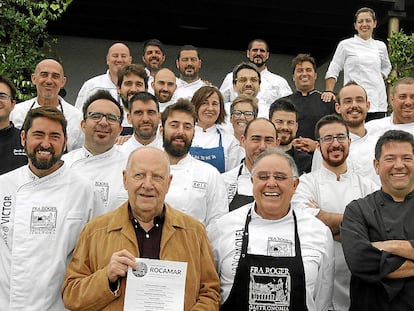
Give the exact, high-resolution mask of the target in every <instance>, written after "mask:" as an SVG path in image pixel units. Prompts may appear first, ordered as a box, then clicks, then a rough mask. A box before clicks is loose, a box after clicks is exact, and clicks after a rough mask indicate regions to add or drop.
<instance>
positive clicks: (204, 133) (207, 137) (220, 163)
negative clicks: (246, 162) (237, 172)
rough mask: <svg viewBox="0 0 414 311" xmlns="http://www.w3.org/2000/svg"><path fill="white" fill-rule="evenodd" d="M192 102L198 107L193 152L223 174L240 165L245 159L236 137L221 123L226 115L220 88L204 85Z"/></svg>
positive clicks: (191, 151) (194, 155) (195, 94)
mask: <svg viewBox="0 0 414 311" xmlns="http://www.w3.org/2000/svg"><path fill="white" fill-rule="evenodd" d="M191 102H192V103H193V104H194V107H195V111H196V114H197V123H196V127H195V134H194V138H193V142H192V145H191V149H190V154H191V155H192V156H193V157H195V158H196V159H199V160H201V161H204V162H207V163H209V164H211V165H213V166H215V167H216V168H217V170H218V171H219V172H220V173H224V172H226V171H229V170H231V169H232V168H234V167H236V166H237V165H239V164H240V162H241V160H242V159H241V158H240V153H239V152H238V150H239V146H238V142H237V140H236V138H235V137H234V135H232V134H230V133H228V132H225V131H223V130H220V129H219V128H218V126H217V125H218V124H222V123H223V122H224V120H225V117H226V111H225V109H224V100H223V96H222V95H221V93H220V91H219V89H218V88H216V87H214V86H203V87H201V88H199V89H198V90H197V91H196V92H195V93H194V95H193V97H192V99H191Z"/></svg>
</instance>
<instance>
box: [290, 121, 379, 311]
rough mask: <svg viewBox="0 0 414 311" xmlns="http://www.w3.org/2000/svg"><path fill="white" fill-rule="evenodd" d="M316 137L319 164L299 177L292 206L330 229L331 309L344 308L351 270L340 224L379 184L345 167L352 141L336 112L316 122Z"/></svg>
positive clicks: (346, 304)
mask: <svg viewBox="0 0 414 311" xmlns="http://www.w3.org/2000/svg"><path fill="white" fill-rule="evenodd" d="M315 137H316V139H317V141H318V142H317V148H318V149H319V150H320V152H321V154H322V158H323V162H322V167H321V168H320V169H319V170H316V171H313V172H311V173H308V174H303V175H302V176H300V183H299V186H298V187H297V189H296V192H295V194H294V196H293V199H292V205H293V206H294V207H295V208H296V207H298V208H304V209H305V210H306V211H308V212H309V213H311V214H312V215H314V216H316V217H317V218H318V219H320V220H321V221H322V222H324V223H325V224H326V225H327V226H328V227H329V228H330V229H331V232H332V235H333V238H334V240H335V242H334V250H335V279H334V295H333V304H334V310H338V311H345V310H348V308H349V282H350V277H351V273H350V272H349V270H348V267H347V265H346V262H345V258H344V254H343V251H342V246H341V242H340V241H341V240H340V232H339V226H340V224H341V222H342V218H343V213H344V210H345V207H346V205H347V204H348V203H349V202H351V201H352V200H356V199H358V198H362V197H364V196H366V195H368V194H370V193H371V192H373V191H375V190H377V189H378V186H377V185H376V184H375V183H374V182H373V181H372V180H371V179H368V178H365V177H363V176H360V175H358V174H357V173H355V172H354V171H352V170H350V169H348V166H347V162H346V159H347V157H348V153H349V146H350V143H351V140H350V138H349V130H348V127H347V125H346V123H345V121H344V120H343V119H342V118H340V117H339V116H337V115H327V116H325V117H322V118H321V119H320V120H319V121H318V123H317V124H316V127H315ZM305 207H306V208H305Z"/></svg>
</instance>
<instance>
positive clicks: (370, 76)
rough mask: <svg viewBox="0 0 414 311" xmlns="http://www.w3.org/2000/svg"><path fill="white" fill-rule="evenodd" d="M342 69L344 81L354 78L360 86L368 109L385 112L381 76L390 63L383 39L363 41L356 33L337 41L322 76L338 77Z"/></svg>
mask: <svg viewBox="0 0 414 311" xmlns="http://www.w3.org/2000/svg"><path fill="white" fill-rule="evenodd" d="M342 70H344V84H346V83H348V82H349V81H355V82H357V83H358V84H359V85H361V86H363V87H364V89H365V91H366V92H367V94H368V100H369V101H370V102H371V107H370V109H369V112H385V111H387V107H388V101H387V93H386V90H385V82H384V78H383V77H382V75H383V76H384V77H385V78H386V77H387V76H388V74H389V73H390V72H391V63H390V59H389V58H388V51H387V46H386V45H385V43H384V42H382V41H379V40H374V39H373V38H370V39H368V40H364V39H362V38H360V37H359V36H358V35H354V37H352V38H348V39H345V40H342V41H341V42H339V44H338V46H337V48H336V51H335V54H334V56H333V58H332V61H331V63H330V64H329V67H328V71H327V72H326V75H325V79H328V78H335V79H336V80H338V76H339V73H340V72H341V71H342Z"/></svg>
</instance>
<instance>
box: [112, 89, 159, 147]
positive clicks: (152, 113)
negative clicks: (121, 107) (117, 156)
mask: <svg viewBox="0 0 414 311" xmlns="http://www.w3.org/2000/svg"><path fill="white" fill-rule="evenodd" d="M129 104H130V109H129V110H130V111H129V112H128V114H127V117H128V122H129V123H130V124H132V128H133V135H132V136H131V138H130V139H128V140H127V142H126V143H124V144H123V145H121V146H119V149H120V150H121V151H122V152H124V153H126V154H128V155H129V154H130V153H131V151H133V150H135V149H136V148H140V147H142V146H150V147H156V148H159V149H162V139H161V135H157V133H158V126H159V124H160V108H159V104H158V100H157V98H156V97H155V96H154V95H152V94H150V93H148V92H139V93H136V94H134V95H133V96H132V97H131V99H130V103H129Z"/></svg>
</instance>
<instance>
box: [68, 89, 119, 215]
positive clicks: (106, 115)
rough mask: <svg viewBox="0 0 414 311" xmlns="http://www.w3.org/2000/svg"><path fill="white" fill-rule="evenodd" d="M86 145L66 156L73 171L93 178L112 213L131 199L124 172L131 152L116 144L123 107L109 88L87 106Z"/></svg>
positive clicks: (100, 91)
mask: <svg viewBox="0 0 414 311" xmlns="http://www.w3.org/2000/svg"><path fill="white" fill-rule="evenodd" d="M82 109H83V120H82V122H81V127H82V131H83V133H84V135H85V143H84V145H83V147H82V148H79V149H77V150H73V151H71V152H69V153H67V154H65V155H64V156H63V157H62V159H63V160H64V161H65V163H66V164H67V165H68V166H70V167H71V168H72V169H73V170H75V171H76V172H78V173H80V174H81V175H83V176H86V177H87V179H88V180H91V181H93V184H94V186H95V192H96V193H97V194H98V197H99V199H101V202H99V203H101V204H102V205H103V209H102V210H103V212H109V211H111V210H114V209H115V208H117V207H118V206H120V205H121V204H122V203H123V202H124V201H126V200H127V194H126V192H125V190H124V187H123V181H122V171H123V169H124V168H125V164H126V161H127V155H125V154H124V153H122V152H120V151H119V149H118V148H117V147H116V146H114V143H115V140H116V138H117V137H118V136H119V134H120V133H121V131H122V125H121V124H122V119H123V117H124V115H123V109H122V106H121V105H120V104H119V103H118V102H117V101H116V100H115V98H113V97H112V95H111V93H109V91H106V90H98V91H97V92H96V93H95V94H93V95H92V96H91V97H89V98H88V99H87V100H86V102H85V104H84V105H83V108H82Z"/></svg>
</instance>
